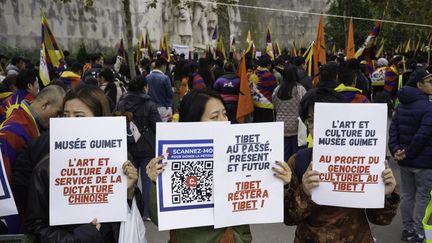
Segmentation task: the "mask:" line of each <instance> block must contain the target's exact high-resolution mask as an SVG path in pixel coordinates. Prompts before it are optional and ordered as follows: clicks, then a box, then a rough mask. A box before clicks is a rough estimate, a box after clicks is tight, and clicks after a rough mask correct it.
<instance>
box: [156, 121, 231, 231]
mask: <svg viewBox="0 0 432 243" xmlns="http://www.w3.org/2000/svg"><path fill="white" fill-rule="evenodd" d="M228 124H229V123H228V122H196V123H195V122H187V123H157V124H156V129H157V132H156V154H157V156H159V155H163V156H164V157H165V158H164V160H163V162H166V163H167V165H166V166H165V171H164V172H163V173H162V174H161V175H159V177H158V179H157V182H156V185H157V201H158V223H159V224H158V226H159V230H168V229H178V228H189V227H197V226H205V225H213V224H214V216H213V207H214V202H213V168H214V163H215V160H214V154H215V151H214V142H215V141H214V137H215V133H218V132H222V133H223V131H224V128H225V127H226V126H227V125H228ZM173 219H180V220H173Z"/></svg>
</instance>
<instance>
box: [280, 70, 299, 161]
mask: <svg viewBox="0 0 432 243" xmlns="http://www.w3.org/2000/svg"><path fill="white" fill-rule="evenodd" d="M305 94H306V89H305V88H304V87H303V85H302V84H301V83H300V81H299V78H298V76H297V67H296V66H294V65H287V66H285V68H284V71H283V79H282V82H281V83H280V84H279V86H277V87H276V88H275V90H274V91H273V98H272V99H273V106H274V109H275V112H276V121H283V122H284V160H285V161H287V160H288V159H289V157H291V155H293V154H294V153H296V152H297V150H298V144H297V129H298V124H299V122H298V120H297V117H298V116H299V114H298V109H299V105H300V101H301V99H302V97H303V96H304V95H305Z"/></svg>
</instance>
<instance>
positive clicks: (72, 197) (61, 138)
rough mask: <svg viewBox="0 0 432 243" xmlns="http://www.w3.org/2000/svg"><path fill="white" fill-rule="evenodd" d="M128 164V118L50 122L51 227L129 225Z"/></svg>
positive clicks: (93, 118) (88, 118)
mask: <svg viewBox="0 0 432 243" xmlns="http://www.w3.org/2000/svg"><path fill="white" fill-rule="evenodd" d="M65 128H67V129H65ZM126 160H127V144H126V120H125V118H124V117H83V118H52V119H50V196H49V202H50V214H49V215H50V225H63V224H80V223H89V222H90V221H92V220H93V219H94V218H97V219H98V221H99V222H116V221H125V220H126V215H127V207H128V205H127V201H126V198H127V196H126V187H127V178H126V176H125V175H124V173H123V170H122V165H123V163H124V162H125V161H126Z"/></svg>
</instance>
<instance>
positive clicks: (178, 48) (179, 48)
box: [172, 44, 189, 58]
mask: <svg viewBox="0 0 432 243" xmlns="http://www.w3.org/2000/svg"><path fill="white" fill-rule="evenodd" d="M172 48H173V50H174V51H175V53H176V54H178V55H180V54H184V55H185V57H186V58H188V57H189V46H184V45H177V44H173V45H172Z"/></svg>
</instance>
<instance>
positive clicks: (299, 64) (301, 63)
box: [294, 56, 306, 69]
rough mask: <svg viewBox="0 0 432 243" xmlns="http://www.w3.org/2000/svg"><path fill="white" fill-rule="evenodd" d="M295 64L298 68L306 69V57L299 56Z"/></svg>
mask: <svg viewBox="0 0 432 243" xmlns="http://www.w3.org/2000/svg"><path fill="white" fill-rule="evenodd" d="M294 65H296V66H297V67H298V68H302V69H306V60H305V58H304V57H302V56H299V57H296V58H295V59H294Z"/></svg>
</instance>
